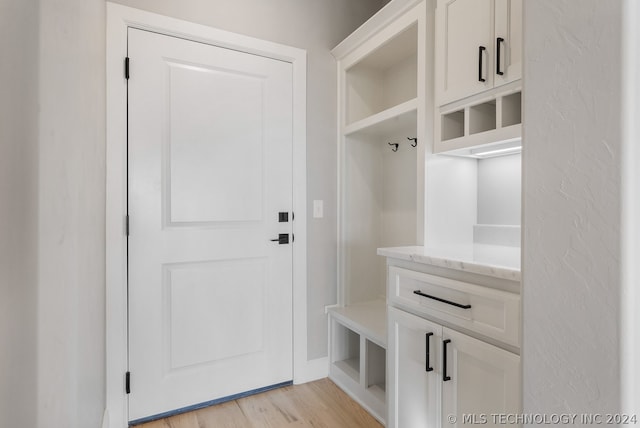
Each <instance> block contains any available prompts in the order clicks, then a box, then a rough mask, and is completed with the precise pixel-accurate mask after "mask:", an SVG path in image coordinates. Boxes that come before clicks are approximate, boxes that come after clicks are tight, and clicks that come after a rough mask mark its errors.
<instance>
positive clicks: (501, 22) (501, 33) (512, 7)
mask: <svg viewBox="0 0 640 428" xmlns="http://www.w3.org/2000/svg"><path fill="white" fill-rule="evenodd" d="M495 2H496V4H495V10H496V14H495V17H496V18H495V28H496V32H495V37H496V39H495V40H496V42H495V43H496V44H495V49H496V52H495V58H496V61H495V64H496V70H495V74H494V78H495V83H494V86H500V85H504V84H506V83H509V82H513V81H514V80H518V79H520V78H522V0H495ZM498 53H499V54H500V57H499V58H498Z"/></svg>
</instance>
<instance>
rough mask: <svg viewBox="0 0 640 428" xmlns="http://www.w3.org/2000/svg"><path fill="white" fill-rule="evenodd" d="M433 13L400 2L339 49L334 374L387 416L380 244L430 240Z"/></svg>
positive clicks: (378, 415)
mask: <svg viewBox="0 0 640 428" xmlns="http://www.w3.org/2000/svg"><path fill="white" fill-rule="evenodd" d="M426 15H427V12H426V6H425V2H424V1H395V2H391V3H389V4H388V5H387V6H385V7H384V8H383V9H382V10H381V11H380V12H379V13H378V14H376V15H375V16H374V17H372V18H371V20H369V21H368V22H367V23H365V24H364V25H363V26H362V27H360V28H359V29H358V30H357V31H356V32H355V33H353V34H352V35H351V36H349V37H348V38H347V39H346V40H345V41H344V42H342V43H341V44H340V45H339V46H337V47H336V48H335V49H334V50H333V54H334V55H335V57H336V59H337V64H338V87H339V94H338V97H339V136H338V141H339V161H340V166H339V183H340V199H339V206H340V208H339V278H338V296H339V297H338V298H339V301H338V307H337V308H334V309H331V310H330V312H329V317H330V339H329V340H330V344H329V353H330V368H329V376H330V378H331V379H332V380H334V382H336V383H337V384H338V385H339V386H340V387H342V388H343V389H344V390H345V391H347V392H348V393H349V394H350V395H351V396H352V397H353V398H354V399H356V400H357V401H358V402H359V403H360V404H362V405H363V407H365V408H366V409H367V410H369V411H370V412H371V413H372V414H373V415H374V416H375V417H376V418H377V419H379V420H380V421H382V422H384V421H385V419H386V377H387V374H386V365H387V361H386V348H387V331H386V320H387V316H386V300H385V287H386V281H385V277H386V266H385V261H384V259H383V258H381V257H379V256H377V254H376V251H377V248H379V247H384V246H396V245H416V244H419V243H421V240H422V235H423V228H424V227H423V225H424V219H423V215H422V212H423V210H422V205H423V195H424V185H423V184H421V183H422V182H423V181H424V180H423V177H424V161H423V160H424V149H425V144H426V141H425V140H426V139H425V133H424V118H425V107H426V103H427V100H426V99H425V87H426V73H425V71H424V70H425V53H426V37H425V32H426V28H425V21H426V18H427V16H426ZM429 144H430V140H429ZM421 177H422V179H421Z"/></svg>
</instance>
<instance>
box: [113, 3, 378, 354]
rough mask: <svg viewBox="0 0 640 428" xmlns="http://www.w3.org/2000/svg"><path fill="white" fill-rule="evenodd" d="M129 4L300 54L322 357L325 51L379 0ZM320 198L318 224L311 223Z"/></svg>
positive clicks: (329, 186) (328, 199) (330, 230)
mask: <svg viewBox="0 0 640 428" xmlns="http://www.w3.org/2000/svg"><path fill="white" fill-rule="evenodd" d="M115 2H116V3H121V4H124V5H127V6H131V7H135V8H138V9H144V10H148V11H151V12H155V13H159V14H162V15H167V16H172V17H175V18H179V19H183V20H187V21H191V22H196V23H199V24H204V25H209V26H211V27H215V28H219V29H222V30H228V31H233V32H236V33H239V34H245V35H248V36H252V37H257V38H260V39H264V40H269V41H273V42H277V43H282V44H285V45H289V46H295V47H298V48H302V49H306V50H307V53H308V57H307V61H308V63H307V70H308V75H307V82H308V85H307V100H308V102H307V159H308V161H307V168H308V173H307V197H308V199H309V200H308V212H309V218H308V253H307V255H308V272H307V276H308V287H307V298H308V333H309V334H308V338H309V340H308V357H309V359H314V358H319V357H324V356H326V355H327V321H326V316H325V314H324V306H325V305H328V304H333V303H335V302H336V269H337V266H336V248H337V245H336V233H337V232H336V186H337V183H336V177H337V175H336V174H337V172H336V153H337V152H336V126H337V122H336V121H337V117H336V115H337V113H336V106H337V100H336V68H335V60H334V59H333V57H332V56H331V54H330V52H329V50H330V49H332V48H333V47H334V46H335V45H337V44H338V43H339V42H340V41H341V40H342V39H343V38H345V37H346V36H347V35H348V34H349V33H351V32H352V31H353V30H355V29H356V28H357V27H358V26H359V25H360V24H362V23H363V22H364V21H366V20H367V19H368V18H369V17H370V16H371V15H373V14H374V13H375V12H376V11H377V10H378V9H380V8H381V7H382V6H383V5H384V3H385V2H384V1H381V0H322V1H318V0H269V1H264V0H217V1H209V0H183V1H173V0H115ZM314 199H322V200H324V204H325V205H324V215H325V217H324V218H323V219H314V218H311V213H313V209H312V208H313V207H312V200H314Z"/></svg>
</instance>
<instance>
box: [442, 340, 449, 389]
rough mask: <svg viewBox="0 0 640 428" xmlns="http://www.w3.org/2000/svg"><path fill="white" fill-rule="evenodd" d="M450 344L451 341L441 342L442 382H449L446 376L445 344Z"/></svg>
mask: <svg viewBox="0 0 640 428" xmlns="http://www.w3.org/2000/svg"><path fill="white" fill-rule="evenodd" d="M449 343H451V339H447V340H443V341H442V380H443V381H444V382H446V381H448V380H451V376H447V344H449Z"/></svg>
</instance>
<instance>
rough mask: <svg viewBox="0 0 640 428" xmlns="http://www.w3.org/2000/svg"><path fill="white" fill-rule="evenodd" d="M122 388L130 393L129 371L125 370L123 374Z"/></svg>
mask: <svg viewBox="0 0 640 428" xmlns="http://www.w3.org/2000/svg"><path fill="white" fill-rule="evenodd" d="M124 390H125V392H126V393H127V394H130V393H131V372H127V373H126V374H125V376H124Z"/></svg>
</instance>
